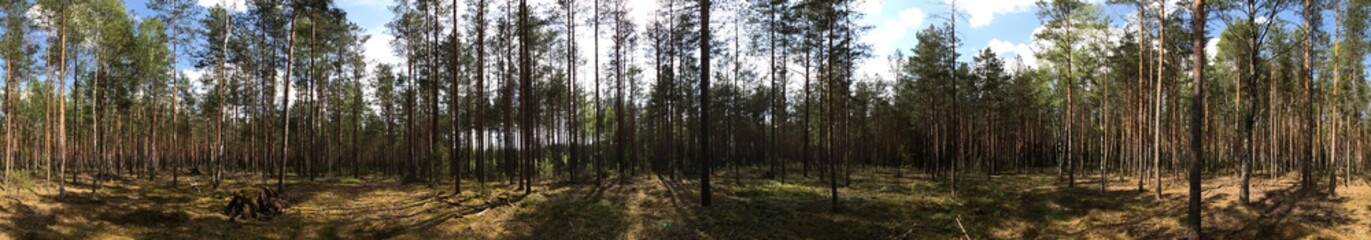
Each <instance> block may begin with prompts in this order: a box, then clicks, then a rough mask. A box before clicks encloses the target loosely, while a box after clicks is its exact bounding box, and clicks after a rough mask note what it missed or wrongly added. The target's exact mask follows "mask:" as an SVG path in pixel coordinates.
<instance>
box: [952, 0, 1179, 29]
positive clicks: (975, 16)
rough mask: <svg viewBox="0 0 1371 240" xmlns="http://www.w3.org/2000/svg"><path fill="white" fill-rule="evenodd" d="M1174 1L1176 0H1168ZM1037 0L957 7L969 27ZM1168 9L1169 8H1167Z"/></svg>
mask: <svg viewBox="0 0 1371 240" xmlns="http://www.w3.org/2000/svg"><path fill="white" fill-rule="evenodd" d="M952 1H954V0H943V3H944V4H951V3H952ZM1169 1H1171V2H1173V3H1174V2H1175V1H1177V0H1169ZM1037 2H1038V0H976V1H974V2H971V1H958V3H957V8H960V9H962V11H964V12H966V14H967V15H969V16H968V17H969V18H970V19H967V22H968V23H971V28H980V27H984V26H987V25H990V23H991V22H992V21H994V20H995V17H996V16H998V15H1002V14H1010V13H1020V12H1026V11H1029V10H1034V9H1036V8H1037ZM1086 2H1088V3H1092V4H1101V3H1103V2H1104V0H1087V1H1086ZM1168 10H1169V9H1168Z"/></svg>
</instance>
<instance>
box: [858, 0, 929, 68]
mask: <svg viewBox="0 0 1371 240" xmlns="http://www.w3.org/2000/svg"><path fill="white" fill-rule="evenodd" d="M868 16H878V15H868ZM925 17H926V16H925V14H924V12H923V10H922V9H919V8H906V9H904V10H900V12H899V13H897V14H896V15H895V16H894V18H890V17H886V18H884V19H885V20H884V21H881V22H880V24H876V28H875V29H872V30H871V31H870V32H867V34H866V36H864V37H862V38H863V39H862V41H864V42H866V43H868V44H871V50H872V51H873V52H872V53H874V54H876V55H877V56H884V55H886V54H892V53H894V52H895V51H897V50H899V49H897V48H896V46H895V43H897V42H899V41H900V40H901V39H903V38H905V37H910V36H913V35H914V34H911V33H912V32H913V31H915V30H916V29H915V28H918V27H920V26H923V24H924V19H925ZM889 62H890V61H889V60H887V59H886V58H885V57H874V58H871V59H869V60H868V61H867V62H866V64H862V66H861V67H860V69H858V70H859V72H861V73H863V74H877V75H881V76H882V77H887V76H885V75H886V74H885V72H886V70H885V69H886V68H887V67H889V65H890V63H889Z"/></svg>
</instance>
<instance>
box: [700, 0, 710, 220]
mask: <svg viewBox="0 0 1371 240" xmlns="http://www.w3.org/2000/svg"><path fill="white" fill-rule="evenodd" d="M709 2H710V0H700V136H699V138H700V155H699V158H700V199H701V200H700V205H702V206H705V207H708V206H709V204H710V202H711V200H712V199H713V196H712V195H711V192H710V186H709V175H710V174H712V173H711V172H712V170H711V169H712V166H710V164H709V160H710V159H709V157H710V154H709V153H710V151H709V65H710V61H709V50H710V48H709V44H710V41H711V40H710V32H709V12H710V7H709V4H710V3H709Z"/></svg>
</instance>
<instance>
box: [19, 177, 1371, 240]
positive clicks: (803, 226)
mask: <svg viewBox="0 0 1371 240" xmlns="http://www.w3.org/2000/svg"><path fill="white" fill-rule="evenodd" d="M743 175H744V177H743V179H742V180H741V181H738V184H735V181H734V179H733V174H732V173H729V172H726V171H721V172H720V173H719V176H718V180H717V181H716V183H715V189H716V195H715V199H714V200H715V205H714V206H712V207H709V208H701V207H699V203H698V198H699V195H698V193H697V191H698V185H697V184H695V182H693V180H672V179H669V178H663V177H657V176H643V177H638V178H633V179H631V181H628V182H626V183H624V184H619V183H618V182H617V181H618V179H616V178H611V180H612V181H606V182H605V183H604V184H602V185H599V186H595V185H592V184H584V183H583V184H566V183H554V182H543V183H541V184H538V185H537V186H536V187H535V189H534V193H533V194H531V195H523V194H522V192H521V191H515V188H514V187H513V186H511V185H506V184H504V183H503V182H500V183H490V184H487V185H486V186H484V187H478V186H475V184H473V183H466V185H465V186H466V189H465V190H467V191H465V192H463V194H460V195H456V196H453V195H452V194H451V189H450V188H451V186H450V185H446V184H444V185H435V186H431V187H430V186H427V185H425V184H408V185H406V184H401V183H398V182H395V181H392V180H384V179H368V178H364V179H346V178H344V179H330V180H320V181H318V182H300V181H288V184H287V192H288V195H287V197H288V199H291V200H293V201H295V202H296V203H295V204H294V205H293V206H291V208H289V209H288V210H287V213H286V214H285V215H283V216H281V217H277V218H275V219H272V220H266V221H239V222H233V221H229V220H228V218H227V217H225V216H224V215H222V214H220V210H221V209H222V207H223V205H224V204H225V203H226V202H227V200H226V199H227V196H228V193H229V192H230V191H231V190H236V189H239V188H242V187H248V186H250V185H254V184H265V183H262V182H261V180H255V179H254V178H252V177H249V176H240V177H237V178H234V179H244V180H247V179H254V180H253V181H255V182H232V181H231V182H228V183H226V184H225V186H224V187H222V188H220V189H221V190H210V189H208V188H207V186H206V184H204V181H203V180H202V179H199V178H191V180H193V181H195V182H197V183H198V184H197V186H198V187H191V186H189V185H187V184H186V181H187V180H183V182H182V185H181V186H180V187H171V186H169V183H168V181H167V180H168V179H160V180H157V181H155V182H149V181H147V180H141V179H118V180H115V181H112V182H109V183H106V184H105V186H104V187H102V188H101V189H100V190H99V191H98V192H97V193H95V194H91V193H90V191H89V186H88V185H84V184H77V185H75V186H69V192H68V194H69V195H68V196H67V198H66V199H64V200H62V201H56V200H54V196H55V189H53V188H52V187H51V186H48V185H46V184H42V183H38V184H32V186H30V187H25V188H19V189H9V190H7V191H6V192H4V193H3V195H0V196H4V197H3V198H0V239H385V238H390V239H890V238H897V239H898V238H903V239H948V238H962V237H963V232H962V229H963V228H962V227H958V221H959V219H960V222H961V225H962V226H963V227H964V228H965V231H966V234H967V235H970V237H971V238H974V239H1040V238H1048V239H1061V238H1067V239H1168V238H1176V237H1180V236H1182V235H1183V233H1184V228H1183V227H1182V224H1181V223H1183V221H1184V215H1185V212H1184V211H1185V202H1184V200H1185V199H1184V198H1185V196H1186V195H1185V192H1184V188H1183V187H1184V186H1183V185H1182V184H1181V182H1179V181H1173V180H1172V179H1168V181H1167V185H1166V189H1165V191H1164V195H1163V197H1162V199H1156V198H1154V197H1153V195H1152V193H1151V192H1138V191H1137V189H1136V188H1137V185H1136V180H1135V179H1127V178H1122V179H1120V178H1117V177H1112V178H1111V179H1110V180H1111V182H1110V184H1111V185H1110V186H1111V187H1110V189H1109V191H1107V192H1103V193H1102V192H1100V189H1099V185H1098V180H1099V179H1098V178H1094V177H1083V178H1082V179H1078V181H1079V182H1078V185H1077V188H1074V189H1067V188H1065V187H1064V186H1062V185H1059V184H1057V182H1056V178H1055V176H1054V175H1053V174H1016V175H1006V176H996V177H995V178H993V179H991V180H987V179H985V177H984V176H978V175H972V176H970V177H968V178H969V179H965V180H964V182H963V185H962V186H963V187H962V189H961V190H960V191H959V193H958V194H957V195H952V194H950V192H949V188H948V186H946V185H945V184H943V183H941V182H936V181H930V180H929V179H927V178H925V177H923V176H918V177H910V176H908V174H905V175H906V176H905V177H901V178H896V177H894V175H893V174H891V172H888V171H884V170H880V171H861V172H857V173H854V175H853V179H852V181H851V185H849V186H846V187H842V188H840V189H839V195H840V197H841V198H840V204H841V207H840V208H839V209H838V211H836V212H835V211H830V205H829V204H830V202H829V201H830V195H829V190H828V188H827V184H825V183H823V182H820V181H819V180H818V179H812V178H810V179H804V178H800V177H799V176H791V177H790V179H788V180H789V181H788V182H786V183H782V182H780V181H777V180H758V179H757V178H759V177H760V176H762V175H763V174H761V173H759V172H747V173H744V174H743ZM1283 179H1291V180H1293V179H1294V178H1293V176H1287V177H1286V178H1283ZM1234 180H1235V179H1233V178H1232V177H1214V178H1211V179H1208V180H1206V182H1205V189H1204V195H1203V197H1204V198H1203V199H1204V202H1205V204H1206V205H1205V209H1204V210H1205V219H1204V220H1205V229H1206V231H1207V232H1208V233H1209V234H1210V235H1211V236H1213V237H1215V238H1222V239H1267V238H1276V239H1299V238H1313V239H1365V238H1367V236H1371V227H1368V225H1371V186H1368V184H1367V183H1366V182H1361V181H1358V182H1354V183H1353V184H1352V186H1351V187H1342V188H1340V191H1339V195H1338V196H1337V197H1328V196H1323V195H1317V194H1307V193H1302V192H1299V191H1294V190H1293V189H1294V187H1293V186H1294V183H1293V181H1291V180H1283V181H1265V180H1264V179H1258V180H1257V181H1254V187H1253V189H1252V190H1253V195H1252V200H1253V203H1252V204H1250V205H1247V206H1242V205H1240V204H1237V203H1236V201H1237V197H1236V195H1237V185H1236V181H1234ZM84 182H88V181H83V183H84ZM272 183H274V182H272ZM1151 184H1152V183H1148V186H1149V187H1150V186H1151ZM270 186H274V185H270ZM197 189H199V190H197Z"/></svg>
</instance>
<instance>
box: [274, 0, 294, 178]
mask: <svg viewBox="0 0 1371 240" xmlns="http://www.w3.org/2000/svg"><path fill="white" fill-rule="evenodd" d="M299 9H300V4H299V2H298V1H295V0H292V1H291V11H290V26H289V29H287V30H286V31H287V32H289V33H288V34H290V35H289V37H287V40H286V74H285V79H284V81H282V85H283V86H282V88H284V89H285V94H282V95H281V96H282V98H283V100H282V101H281V106H282V108H283V109H284V111H283V113H282V114H281V122H282V124H281V128H282V129H283V131H285V134H284V136H283V139H282V140H281V165H280V167H281V168H280V171H279V172H277V175H276V192H285V191H286V160H287V159H290V144H291V143H290V76H291V75H292V73H293V72H292V71H291V69H292V68H293V67H294V66H295V20H296V16H297V15H298V13H299Z"/></svg>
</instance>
